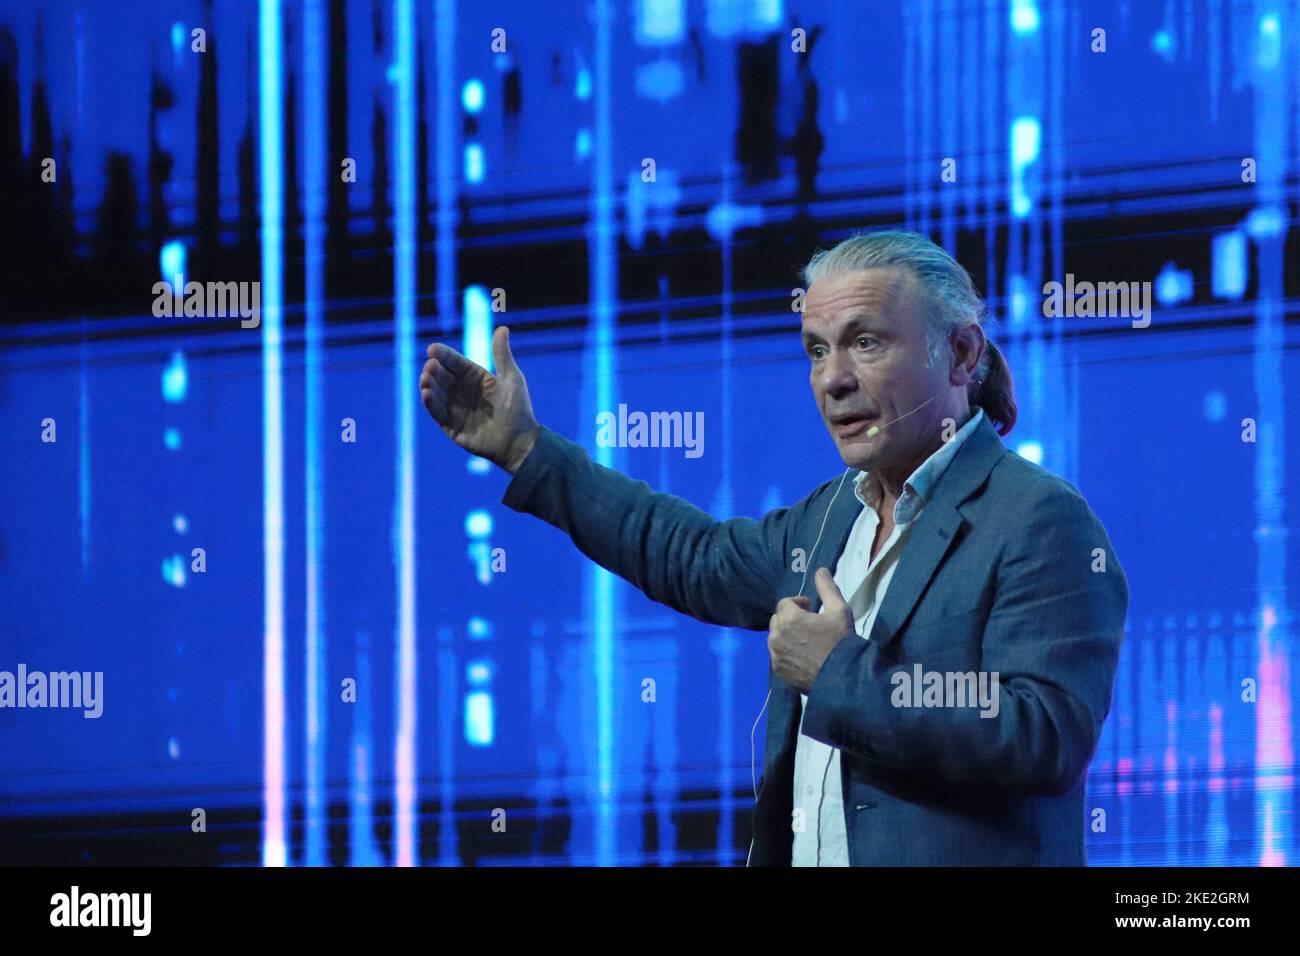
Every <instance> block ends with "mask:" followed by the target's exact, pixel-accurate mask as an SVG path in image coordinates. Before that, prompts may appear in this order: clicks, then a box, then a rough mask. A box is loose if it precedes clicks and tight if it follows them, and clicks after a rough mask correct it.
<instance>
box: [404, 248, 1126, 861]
mask: <svg viewBox="0 0 1300 956" xmlns="http://www.w3.org/2000/svg"><path fill="white" fill-rule="evenodd" d="M804 279H805V282H806V284H807V286H808V292H807V295H806V298H805V303H804V304H805V308H804V315H803V323H802V338H803V345H804V350H805V352H806V353H807V355H808V361H809V370H810V379H809V380H810V384H811V386H812V392H813V397H814V399H815V400H816V402H817V407H818V410H819V411H820V413H821V415H822V418H823V420H824V422H825V424H826V427H827V429H828V431H829V432H830V434H831V437H832V438H833V440H834V441H835V443H836V445H837V447H838V448H839V452H840V456H841V457H842V459H843V460H844V463H845V464H846V465H847V466H848V471H846V472H845V473H844V474H843V475H841V476H839V477H837V478H833V479H831V480H830V481H827V482H826V483H824V484H822V485H821V486H819V487H818V488H816V489H815V490H814V491H813V492H812V493H811V494H810V495H808V496H807V497H806V498H804V499H803V500H802V501H800V502H798V503H797V504H795V505H794V506H792V507H790V508H780V509H777V510H775V511H772V512H770V513H769V514H767V515H765V516H764V517H763V518H762V519H761V520H758V521H755V520H752V519H748V518H732V519H730V520H727V521H721V522H718V521H714V520H713V519H712V518H711V517H710V516H709V515H707V514H706V513H704V512H703V511H701V510H699V509H698V508H695V507H694V506H692V505H690V504H689V503H688V502H685V501H683V500H681V499H679V498H675V497H673V496H671V495H666V494H659V493H655V492H653V491H651V490H650V488H649V487H648V486H647V485H646V484H645V483H644V482H639V481H633V480H632V479H630V478H627V477H626V476H624V475H621V474H619V473H618V472H615V471H612V470H611V469H608V468H604V467H602V466H600V465H597V464H595V463H593V462H592V461H591V460H590V458H589V457H588V456H587V454H586V452H585V451H584V450H583V449H582V448H581V447H580V446H578V445H576V444H574V443H573V442H569V441H567V440H565V439H564V438H562V437H560V436H559V435H557V434H555V433H554V432H552V431H551V430H550V429H547V428H545V427H542V426H540V425H538V424H537V422H536V420H535V419H534V417H533V412H532V407H531V403H530V401H529V398H528V389H527V386H526V384H525V382H524V378H523V375H522V373H521V372H520V371H519V369H518V367H517V366H516V365H515V362H514V359H513V357H512V356H511V354H510V348H509V338H508V331H507V330H505V329H498V330H497V333H496V335H494V337H493V355H494V358H495V360H496V366H497V370H498V371H497V374H496V375H495V376H493V375H489V374H488V373H487V372H486V371H484V370H483V369H481V368H479V367H478V366H477V365H474V364H473V363H471V362H469V361H468V360H466V359H465V358H464V356H461V355H459V354H458V353H456V352H455V351H453V350H451V349H449V348H447V347H446V346H443V345H432V346H430V347H429V361H428V363H427V364H426V365H425V369H424V372H423V374H422V375H421V377H420V389H421V394H422V396H423V399H424V403H425V405H426V407H427V408H428V409H429V411H430V413H431V414H432V415H433V417H434V419H435V420H436V421H437V422H438V423H439V425H440V426H441V427H442V428H443V431H444V432H445V433H446V434H447V435H448V436H449V437H450V438H452V439H453V440H454V441H455V442H456V443H457V444H459V445H461V446H462V447H463V448H466V449H467V450H469V451H471V452H473V453H474V454H477V455H482V456H483V457H486V458H488V459H490V460H492V461H494V462H496V463H497V464H498V465H500V466H501V467H503V468H505V469H506V470H507V471H509V472H511V474H513V476H514V477H513V479H512V480H511V482H510V485H509V486H508V487H507V489H506V492H505V496H504V498H503V499H502V500H503V502H504V503H505V504H506V505H507V506H508V507H510V508H512V509H515V510H517V511H527V512H529V513H531V514H534V515H536V516H538V517H540V518H542V519H543V520H546V521H548V522H549V523H551V524H553V525H555V526H556V527H558V528H560V529H562V530H564V531H566V532H568V534H569V535H570V536H571V537H572V539H573V541H574V543H575V544H576V545H577V546H578V548H579V549H580V550H582V551H583V553H585V554H587V555H588V556H589V557H591V558H592V559H593V560H595V561H596V562H598V563H599V564H601V565H602V566H604V567H606V568H608V569H609V570H611V571H613V572H615V573H616V574H618V575H620V576H621V577H623V578H625V579H626V580H628V581H630V582H631V583H633V584H635V585H636V586H637V587H638V588H640V589H641V590H642V591H644V592H645V593H646V594H647V595H648V596H649V597H650V598H652V599H653V600H656V601H659V602H661V603H664V604H667V605H669V606H670V607H673V608H675V609H677V610H679V611H682V612H684V613H687V614H690V615H692V616H694V617H696V618H698V619H700V620H703V621H706V622H709V623H714V624H719V625H727V626H732V627H741V628H749V629H753V630H766V631H767V632H768V649H769V654H770V657H771V663H772V670H771V675H770V691H769V694H768V699H769V705H770V712H769V715H768V721H767V744H766V749H765V754H764V763H763V767H764V774H763V784H762V788H761V790H760V792H759V793H758V803H757V806H756V808H755V811H754V840H753V843H752V844H751V847H750V854H749V864H750V865H775V866H789V865H791V864H793V865H796V866H813V865H841V866H842V865H853V866H879V865H1083V864H1084V863H1085V862H1086V861H1085V856H1084V844H1083V841H1084V829H1085V820H1084V812H1085V808H1084V802H1083V801H1084V782H1085V777H1086V771H1087V767H1088V763H1089V761H1090V760H1091V758H1092V754H1093V751H1094V750H1095V748H1096V745H1097V740H1098V737H1099V736H1100V734H1101V727H1102V723H1103V721H1104V720H1105V718H1106V715H1107V713H1108V712H1109V709H1110V697H1111V688H1112V685H1113V683H1114V678H1115V670H1116V666H1117V663H1118V658H1119V649H1120V643H1121V640H1122V637H1123V629H1124V616H1125V613H1126V610H1127V606H1128V585H1127V582H1126V580H1125V578H1124V573H1123V571H1122V569H1121V568H1120V565H1119V562H1118V560H1117V559H1116V557H1115V554H1114V551H1113V550H1112V548H1111V544H1110V540H1109V538H1108V537H1107V535H1106V531H1105V529H1104V528H1103V527H1102V526H1101V523H1100V522H1099V521H1098V520H1097V518H1096V516H1095V515H1094V514H1093V513H1092V511H1091V509H1089V507H1088V505H1087V503H1086V502H1085V501H1084V500H1083V498H1082V497H1080V495H1079V493H1078V492H1077V491H1076V490H1075V489H1074V488H1073V487H1072V486H1070V485H1069V484H1068V483H1067V482H1065V481H1063V480H1061V479H1060V478H1057V477H1055V476H1053V475H1051V474H1050V473H1048V472H1047V471H1045V470H1044V469H1042V468H1040V467H1038V466H1037V465H1034V464H1031V463H1029V462H1027V461H1025V460H1024V459H1022V458H1020V457H1019V456H1017V455H1014V454H1012V453H1010V452H1008V451H1007V450H1006V449H1005V448H1004V447H1003V445H1002V442H1001V440H1000V438H999V437H998V436H999V434H1006V433H1007V432H1009V431H1010V430H1011V428H1012V426H1013V425H1014V424H1015V418H1016V404H1015V398H1014V394H1013V392H1012V386H1011V376H1010V372H1009V370H1008V368H1007V366H1006V362H1005V360H1004V359H1003V358H1002V356H1001V354H1000V353H999V352H998V351H997V350H996V349H995V348H994V347H993V345H992V344H991V343H989V342H988V341H987V340H986V339H985V335H984V332H983V329H982V327H981V321H982V318H983V314H984V306H983V303H982V302H981V301H980V298H979V295H978V293H977V292H976V291H975V288H974V286H973V284H972V283H971V280H970V277H969V275H967V273H966V271H965V269H963V268H962V267H961V266H960V265H959V264H958V263H957V262H956V261H955V260H953V259H952V258H951V257H950V256H949V255H948V254H947V253H946V252H944V251H943V250H942V249H940V248H939V247H937V246H935V245H934V244H933V243H931V242H930V241H929V240H928V239H926V238H925V237H923V236H920V235H917V234H912V233H900V232H879V233H869V234H865V235H860V236H854V237H852V238H850V239H846V240H845V241H844V242H842V243H840V244H839V245H837V246H836V247H835V248H834V249H832V250H830V251H828V252H819V253H818V254H817V255H815V256H814V257H813V259H812V261H811V262H810V263H809V264H808V266H807V267H806V268H805V270H804ZM995 426H996V428H995ZM846 479H851V480H850V481H848V482H847V483H848V484H849V486H850V491H845V490H844V489H845V485H846ZM832 568H833V569H834V571H833V572H832V570H831V569H832ZM809 569H814V570H815V576H814V581H813V584H814V593H810V594H809V593H805V590H806V587H807V577H808V570H809Z"/></svg>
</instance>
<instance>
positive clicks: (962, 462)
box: [871, 417, 1006, 647]
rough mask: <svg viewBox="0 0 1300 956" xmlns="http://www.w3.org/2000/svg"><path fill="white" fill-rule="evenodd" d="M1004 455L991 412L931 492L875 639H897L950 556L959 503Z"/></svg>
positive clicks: (884, 642)
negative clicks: (944, 560)
mask: <svg viewBox="0 0 1300 956" xmlns="http://www.w3.org/2000/svg"><path fill="white" fill-rule="evenodd" d="M1004 454H1006V448H1005V447H1003V445H1002V439H1001V438H999V437H998V433H997V432H996V431H995V430H994V428H993V426H992V424H990V422H989V420H988V418H987V417H985V418H984V420H983V421H981V422H980V423H979V425H978V426H976V428H975V431H974V433H972V434H971V436H970V437H969V438H967V439H966V441H965V442H964V443H963V444H962V446H961V448H959V449H958V450H957V454H956V455H955V456H954V457H953V460H952V462H951V463H950V464H949V465H948V468H947V470H945V471H944V473H943V475H942V476H941V477H940V478H939V481H938V482H937V483H936V484H935V486H934V488H933V490H932V491H931V493H930V499H929V501H927V502H926V504H925V507H924V508H922V509H921V516H920V517H919V518H918V519H917V521H916V527H915V528H913V529H912V536H911V538H910V539H909V540H908V542H907V545H906V546H905V547H904V548H903V554H902V556H901V557H900V558H899V561H898V568H897V569H896V570H895V571H894V576H893V578H892V579H891V580H890V582H889V590H887V591H886V592H885V599H884V601H882V602H881V605H880V610H879V611H877V612H876V620H875V623H874V624H873V625H872V627H871V640H872V641H873V642H876V643H877V644H879V645H880V646H882V647H888V646H889V645H890V644H892V643H893V642H894V641H896V640H897V639H898V637H899V635H900V634H901V633H902V631H903V625H904V624H906V623H907V619H908V618H909V617H910V616H911V614H912V610H913V609H914V608H915V607H916V602H917V600H918V599H919V598H920V597H921V592H923V591H924V590H925V588H926V586H927V585H928V584H929V583H930V579H931V578H933V577H934V573H935V571H937V570H938V568H939V565H940V564H941V563H942V562H943V559H944V558H945V557H946V556H947V554H948V551H949V549H950V548H951V547H952V545H953V542H954V541H956V539H957V533H958V532H959V531H960V530H961V526H962V524H964V523H965V521H966V519H965V518H963V517H962V516H961V514H960V512H958V510H957V508H958V506H959V505H960V504H961V503H962V502H964V501H965V500H966V499H967V498H969V497H970V496H971V495H973V494H974V493H975V492H976V491H977V490H979V488H980V486H981V485H983V484H984V480H985V479H986V478H987V477H988V474H989V472H990V471H992V470H993V466H994V464H996V463H997V460H998V459H999V458H1000V457H1002V456H1003V455H1004Z"/></svg>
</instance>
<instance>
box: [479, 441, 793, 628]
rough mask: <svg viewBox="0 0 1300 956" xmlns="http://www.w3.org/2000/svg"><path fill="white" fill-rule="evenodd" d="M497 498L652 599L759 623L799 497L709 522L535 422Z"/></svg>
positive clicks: (703, 616) (781, 566) (763, 623)
mask: <svg viewBox="0 0 1300 956" xmlns="http://www.w3.org/2000/svg"><path fill="white" fill-rule="evenodd" d="M814 494H815V492H814ZM810 497H811V496H810ZM501 502H502V504H504V505H505V506H506V507H508V508H510V509H512V510H514V511H519V512H523V513H527V514H532V515H535V516H536V517H538V518H541V519H542V520H543V521H546V522H547V523H548V524H551V525H554V526H555V527H556V528H559V529H560V530H561V531H564V532H566V533H567V534H568V535H569V537H570V538H572V539H573V543H574V544H575V545H576V546H577V548H578V549H579V550H580V551H581V552H582V553H583V554H585V555H587V557H589V558H591V559H592V560H593V561H595V562H596V563H597V564H599V565H600V566H601V567H603V568H606V569H607V570H609V571H612V572H614V573H615V574H617V575H618V576H619V577H621V578H623V579H624V580H626V581H628V582H629V583H631V584H633V585H635V586H636V587H637V588H639V589H640V590H641V591H642V592H644V593H645V595H646V596H647V597H649V598H650V599H651V600H654V601H658V602H659V603H661V604H666V605H667V606H669V607H671V608H673V609H674V610H677V611H680V612H682V613H684V614H689V615H690V616H691V617H694V618H696V619H698V620H701V621H704V622H706V623H709V624H718V625H722V626H726V627H739V628H746V629H749V630H761V631H765V630H767V626H768V621H769V620H770V618H771V616H772V614H773V612H774V611H775V610H776V600H777V598H776V592H777V589H778V587H779V586H780V583H781V578H782V576H783V574H784V571H785V562H786V560H787V558H786V555H787V553H788V551H787V548H786V535H787V527H788V526H789V525H790V523H791V521H793V520H795V519H796V518H797V515H798V514H799V513H801V512H802V509H803V507H804V506H805V504H806V502H807V499H805V500H804V501H803V502H800V504H799V505H796V506H795V507H794V508H778V509H776V510H774V511H771V512H769V513H768V514H766V515H765V516H764V517H763V518H762V519H761V520H754V519H752V518H731V519H728V520H726V521H717V520H715V519H714V518H713V517H712V516H711V515H709V514H708V513H706V512H704V511H702V510H701V509H699V508H697V507H695V506H694V505H692V504H691V503H690V502H688V501H685V500H683V499H681V498H678V497H676V496H674V495H669V494H665V493H662V492H656V491H653V490H651V488H650V486H649V485H647V484H646V483H645V482H644V481H637V480H634V479H632V478H629V477H627V476H626V475H623V474H621V473H620V472H617V471H614V470H613V469H610V468H606V467H604V466H603V465H600V464H598V463H596V462H593V461H592V460H591V457H590V456H589V455H588V454H587V452H586V450H585V449H584V448H583V447H582V446H581V445H578V444H576V443H575V442H571V441H569V440H568V439H566V438H564V437H563V436H561V435H559V434H557V433H556V432H554V431H552V430H551V429H549V428H547V427H546V426H544V425H543V426H542V428H541V431H540V432H539V433H538V436H537V441H536V443H535V444H534V445H533V448H532V450H531V451H529V453H528V456H527V457H526V458H525V459H524V461H523V464H521V465H520V467H519V468H518V469H517V470H516V471H515V474H514V477H513V478H512V479H511V481H510V484H509V485H508V486H507V487H506V490H505V494H504V495H503V497H502V499H501Z"/></svg>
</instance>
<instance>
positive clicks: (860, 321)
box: [800, 312, 886, 345]
mask: <svg viewBox="0 0 1300 956" xmlns="http://www.w3.org/2000/svg"><path fill="white" fill-rule="evenodd" d="M861 330H866V331H868V332H871V333H873V334H875V335H883V334H884V333H885V331H886V330H885V328H884V326H882V325H879V324H877V323H876V321H875V316H873V315H870V314H869V313H866V312H858V313H855V314H854V315H852V316H851V317H850V318H849V319H848V320H847V321H845V323H844V325H843V327H842V328H841V329H840V332H841V334H843V333H844V332H858V331H861ZM800 338H801V339H803V342H804V344H805V345H810V344H812V343H813V342H824V341H826V339H825V338H824V337H823V336H822V335H821V334H820V333H817V332H811V331H809V330H808V329H803V330H802V332H801V335H800Z"/></svg>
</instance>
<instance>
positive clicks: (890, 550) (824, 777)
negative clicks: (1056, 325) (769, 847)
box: [791, 408, 984, 866]
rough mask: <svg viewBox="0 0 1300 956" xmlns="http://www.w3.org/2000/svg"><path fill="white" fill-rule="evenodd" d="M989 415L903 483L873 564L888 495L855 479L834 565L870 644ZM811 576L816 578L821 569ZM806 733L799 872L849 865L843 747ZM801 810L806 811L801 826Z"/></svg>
mask: <svg viewBox="0 0 1300 956" xmlns="http://www.w3.org/2000/svg"><path fill="white" fill-rule="evenodd" d="M983 417H984V411H983V409H979V408H977V409H976V410H975V414H973V415H972V416H971V417H970V420H969V421H967V422H966V424H965V425H963V426H962V427H961V428H960V429H959V430H958V431H957V433H956V434H955V435H953V437H952V440H951V441H947V442H944V443H943V444H942V445H941V446H939V448H938V449H937V450H936V451H935V452H934V454H932V455H931V456H930V457H929V458H927V459H926V460H925V461H924V462H922V463H921V464H920V465H919V466H918V467H917V469H916V470H915V471H914V472H912V476H911V477H910V478H908V479H907V481H906V482H904V483H903V493H902V494H901V495H900V496H899V498H898V501H897V502H895V503H894V532H893V534H891V535H890V536H889V538H888V539H887V540H886V541H885V543H884V544H883V545H881V547H880V551H879V552H878V553H877V554H876V559H875V560H874V561H872V560H871V545H872V543H873V542H874V541H875V540H876V529H877V528H878V527H879V526H880V518H879V516H878V515H877V514H876V505H877V504H878V503H879V501H880V494H881V492H880V482H879V480H878V479H876V478H874V477H873V476H871V475H869V474H868V473H867V472H862V473H861V474H859V475H858V477H857V479H856V480H855V481H854V484H853V493H854V494H855V495H857V497H858V500H859V501H861V502H862V503H863V505H865V507H864V508H863V509H862V511H861V512H860V513H859V514H858V518H857V520H856V521H855V522H854V523H853V528H852V530H851V531H850V532H849V539H848V542H847V543H846V544H845V546H844V553H843V554H842V555H840V559H839V562H838V563H837V564H836V566H835V575H834V578H835V584H836V586H837V587H838V588H839V589H840V593H841V594H843V595H844V599H845V600H846V601H847V602H848V604H849V608H850V609H851V610H852V611H853V623H854V625H855V627H856V628H857V631H858V634H859V636H861V637H862V639H863V640H867V639H868V638H869V636H870V634H871V626H872V625H873V624H874V623H875V620H876V613H877V611H878V610H879V609H880V604H881V602H882V601H883V600H884V599H885V592H886V591H888V590H889V582H890V580H891V579H892V578H893V576H894V570H895V568H897V567H898V560H899V558H900V557H901V555H902V553H903V548H904V547H906V545H907V541H908V538H909V537H910V536H911V531H912V527H913V526H914V525H915V522H916V519H917V517H918V516H919V515H920V513H921V509H922V508H924V507H925V502H926V501H927V500H928V499H929V497H930V492H931V490H932V489H933V488H934V486H935V484H936V483H937V482H938V481H939V479H940V478H941V477H942V476H943V473H944V471H945V470H947V468H948V465H949V463H950V462H951V461H952V459H953V456H955V455H956V454H957V449H959V448H960V447H961V445H962V443H963V442H965V441H966V439H967V438H969V437H970V436H971V434H972V433H973V432H974V431H975V429H976V428H978V427H979V423H980V420H981V419H982V418H983ZM810 570H811V571H813V572H814V573H815V572H816V570H817V569H816V568H812V569H810ZM823 610H824V607H823ZM801 697H802V699H803V709H804V713H806V712H807V710H808V695H807V694H803V695H801ZM799 728H800V733H799V739H798V741H797V743H796V745H795V756H794V810H795V816H794V817H793V819H792V820H791V825H792V826H793V827H794V853H793V856H792V859H791V863H792V865H794V866H848V865H849V841H848V831H847V828H846V825H845V822H844V790H843V786H842V784H841V781H840V751H839V748H837V747H830V746H827V745H826V744H824V743H822V742H821V741H820V740H814V739H813V738H811V737H806V736H804V734H803V718H802V717H801V718H800V720H799ZM800 810H802V811H803V813H802V820H800V814H799V811H800ZM819 820H820V823H819V822H818V821H819ZM801 822H802V824H803V826H802V827H800V823H801Z"/></svg>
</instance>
